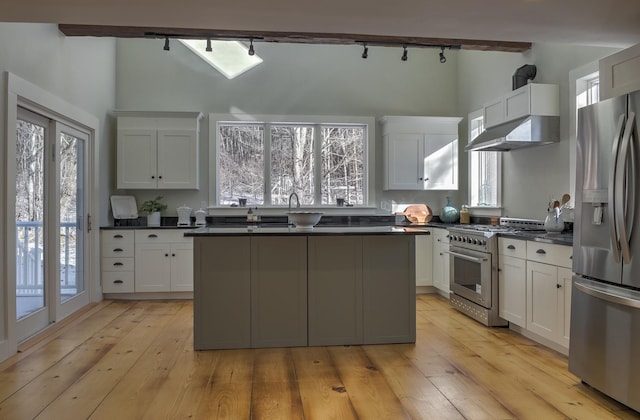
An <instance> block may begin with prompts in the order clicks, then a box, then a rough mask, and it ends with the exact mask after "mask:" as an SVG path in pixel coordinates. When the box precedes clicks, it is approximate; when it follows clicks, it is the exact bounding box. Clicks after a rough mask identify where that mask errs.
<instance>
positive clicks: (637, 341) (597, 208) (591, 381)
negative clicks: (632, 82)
mask: <svg viewBox="0 0 640 420" xmlns="http://www.w3.org/2000/svg"><path fill="white" fill-rule="evenodd" d="M639 112H640V92H634V93H632V94H629V95H624V96H620V97H617V98H612V99H608V100H605V101H602V102H599V103H597V104H594V105H591V106H588V107H585V108H582V109H580V110H578V138H577V159H576V171H577V172H576V194H575V195H576V205H575V222H574V239H573V240H574V245H573V271H574V273H575V275H574V277H573V286H572V295H571V334H570V346H569V370H570V371H571V372H572V373H574V374H575V375H577V376H578V377H579V378H580V379H581V380H582V381H583V382H585V383H586V384H588V385H590V386H592V387H594V388H596V389H598V390H600V391H601V392H603V393H605V394H607V395H609V396H610V397H612V398H614V399H616V400H618V401H620V402H622V403H623V404H625V405H627V406H629V407H631V408H633V409H635V410H638V411H640V261H639V259H640V201H639V200H640V143H639V141H638V115H637V113H639Z"/></svg>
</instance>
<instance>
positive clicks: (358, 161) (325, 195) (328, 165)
mask: <svg viewBox="0 0 640 420" xmlns="http://www.w3.org/2000/svg"><path fill="white" fill-rule="evenodd" d="M364 134H365V130H364V128H363V127H327V126H323V128H322V204H335V202H336V199H337V198H344V199H345V201H346V202H347V203H349V204H363V203H364V178H365V173H364V172H365V171H364V143H365V138H364Z"/></svg>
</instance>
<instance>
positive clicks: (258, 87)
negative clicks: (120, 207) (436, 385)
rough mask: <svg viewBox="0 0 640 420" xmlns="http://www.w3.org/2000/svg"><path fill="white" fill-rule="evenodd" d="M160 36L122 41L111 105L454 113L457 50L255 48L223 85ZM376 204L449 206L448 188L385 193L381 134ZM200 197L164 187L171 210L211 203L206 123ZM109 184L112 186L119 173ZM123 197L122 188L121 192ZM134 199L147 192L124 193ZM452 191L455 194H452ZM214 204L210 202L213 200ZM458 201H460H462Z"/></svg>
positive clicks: (375, 114) (208, 69)
mask: <svg viewBox="0 0 640 420" xmlns="http://www.w3.org/2000/svg"><path fill="white" fill-rule="evenodd" d="M163 42H164V41H163V40H118V42H117V80H118V83H117V107H118V108H119V109H130V110H134V109H136V110H178V111H201V112H203V113H204V114H205V116H207V115H208V114H209V113H229V112H231V111H234V110H235V111H242V112H246V113H252V114H299V115H313V114H320V115H356V116H373V117H379V116H382V115H435V116H457V115H458V113H457V108H458V106H457V72H456V68H457V52H455V51H451V52H449V51H446V56H447V63H446V64H441V63H440V62H439V57H438V53H439V52H440V50H436V49H409V59H408V61H406V62H402V61H401V60H400V57H401V55H402V48H400V47H398V48H382V47H370V48H369V58H368V59H366V60H364V59H362V58H361V54H362V47H358V46H326V45H293V44H269V43H254V45H255V48H256V53H257V54H258V55H259V56H260V57H262V58H263V59H264V63H262V64H261V65H259V66H258V67H256V68H254V69H253V70H250V71H249V72H247V73H245V74H243V75H241V76H240V77H238V78H237V79H234V80H227V79H226V78H225V77H224V76H222V75H221V74H220V73H218V72H217V71H215V70H214V69H213V68H211V67H209V66H208V65H206V64H205V63H204V62H202V61H201V60H200V59H199V58H198V57H197V56H196V55H195V54H193V53H192V52H191V51H189V50H188V49H187V48H186V47H184V46H183V45H181V44H179V43H177V42H175V41H173V42H171V50H170V51H169V52H166V51H163V50H162V46H163ZM377 132H378V136H377V137H378V138H377V140H376V142H377V143H376V149H377V152H376V168H377V171H376V174H377V175H376V184H377V185H378V188H377V191H376V202H377V204H379V202H380V200H381V199H383V198H386V199H395V200H397V201H403V202H427V203H434V204H431V205H432V207H434V211H435V209H436V208H440V207H442V205H443V204H444V203H445V199H444V196H445V195H447V193H445V192H435V193H434V192H415V193H412V192H399V191H398V192H382V190H381V188H380V185H382V179H381V176H382V160H381V159H382V155H381V153H380V150H381V148H382V141H381V138H380V135H379V133H381V130H380V128H379V127H378V129H377ZM200 139H201V150H200V151H201V165H200V172H201V173H200V179H201V182H200V191H198V192H193V191H182V192H169V191H163V192H162V193H163V194H164V196H165V198H166V199H167V200H166V201H167V203H168V204H169V209H168V210H167V211H166V212H165V213H166V214H176V207H178V206H180V205H182V204H185V203H186V204H187V205H189V206H191V207H194V208H197V206H199V205H200V201H202V200H206V199H208V194H207V191H208V180H207V168H208V161H207V156H208V145H207V142H208V121H207V118H206V117H205V119H204V120H203V121H202V132H201V136H200ZM111 185H112V187H113V189H114V190H115V175H114V174H112V177H111ZM119 192H122V191H119ZM127 193H130V194H134V195H136V197H137V198H138V202H140V201H141V200H145V199H148V198H149V197H151V196H153V195H154V193H153V192H147V191H133V190H131V191H127ZM454 194H455V193H454ZM211 201H212V202H213V201H214V200H213V199H212V200H211ZM458 203H459V204H460V202H459V201H458Z"/></svg>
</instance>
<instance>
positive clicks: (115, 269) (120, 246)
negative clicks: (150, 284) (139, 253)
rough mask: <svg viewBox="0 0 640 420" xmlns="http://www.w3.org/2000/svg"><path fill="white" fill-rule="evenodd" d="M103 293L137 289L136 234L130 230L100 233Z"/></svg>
mask: <svg viewBox="0 0 640 420" xmlns="http://www.w3.org/2000/svg"><path fill="white" fill-rule="evenodd" d="M100 243H101V249H102V259H101V264H102V265H101V274H102V291H103V293H132V292H133V291H134V290H135V283H134V281H135V275H134V269H135V267H134V234H133V231H131V230H129V231H126V230H104V231H102V232H101V233H100Z"/></svg>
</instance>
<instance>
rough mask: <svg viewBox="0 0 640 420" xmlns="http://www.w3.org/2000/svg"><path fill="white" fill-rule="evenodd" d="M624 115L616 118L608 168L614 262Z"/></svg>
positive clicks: (617, 244) (617, 251)
mask: <svg viewBox="0 0 640 420" xmlns="http://www.w3.org/2000/svg"><path fill="white" fill-rule="evenodd" d="M624 117H625V115H624V114H622V115H620V118H619V119H618V125H617V126H616V133H615V134H616V137H615V139H614V141H613V150H612V152H613V159H612V160H611V169H610V170H609V204H608V208H609V221H610V223H609V233H610V236H611V250H612V251H613V259H614V261H615V262H617V263H619V262H620V241H619V238H618V223H617V219H616V207H617V191H616V184H617V182H616V180H617V174H618V172H619V169H618V160H619V155H620V138H621V137H622V135H623V134H624V133H623V131H622V130H623V128H624Z"/></svg>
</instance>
